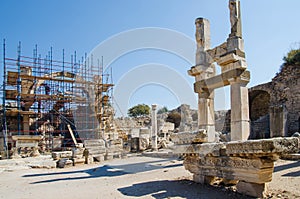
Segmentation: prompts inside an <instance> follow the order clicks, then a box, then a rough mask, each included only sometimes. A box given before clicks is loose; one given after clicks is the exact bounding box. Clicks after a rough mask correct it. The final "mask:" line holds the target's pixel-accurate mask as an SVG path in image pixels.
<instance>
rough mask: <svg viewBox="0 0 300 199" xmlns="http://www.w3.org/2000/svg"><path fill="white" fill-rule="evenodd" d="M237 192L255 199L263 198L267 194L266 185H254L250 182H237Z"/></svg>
mask: <svg viewBox="0 0 300 199" xmlns="http://www.w3.org/2000/svg"><path fill="white" fill-rule="evenodd" d="M236 189H237V192H239V193H241V194H246V195H248V196H252V197H256V198H265V197H266V194H267V190H268V187H267V184H266V183H262V184H256V183H250V182H244V181H239V182H238V184H237V185H236Z"/></svg>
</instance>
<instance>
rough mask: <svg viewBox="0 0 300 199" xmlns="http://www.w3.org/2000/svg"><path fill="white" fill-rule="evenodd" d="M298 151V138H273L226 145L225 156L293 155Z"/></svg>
mask: <svg viewBox="0 0 300 199" xmlns="http://www.w3.org/2000/svg"><path fill="white" fill-rule="evenodd" d="M298 151H299V140H298V138H273V139H261V140H248V141H234V142H228V143H226V154H227V155H229V156H230V155H236V154H246V155H247V154H248V155H250V154H251V155H255V156H264V155H273V154H284V153H295V152H298Z"/></svg>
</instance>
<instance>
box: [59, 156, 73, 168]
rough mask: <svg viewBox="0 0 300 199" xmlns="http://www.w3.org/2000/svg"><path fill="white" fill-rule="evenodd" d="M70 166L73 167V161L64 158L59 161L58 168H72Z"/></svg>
mask: <svg viewBox="0 0 300 199" xmlns="http://www.w3.org/2000/svg"><path fill="white" fill-rule="evenodd" d="M70 166H73V161H72V160H70V159H68V158H62V159H60V160H58V161H57V167H58V168H65V167H70Z"/></svg>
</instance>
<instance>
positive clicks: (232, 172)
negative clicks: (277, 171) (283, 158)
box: [183, 156, 273, 183]
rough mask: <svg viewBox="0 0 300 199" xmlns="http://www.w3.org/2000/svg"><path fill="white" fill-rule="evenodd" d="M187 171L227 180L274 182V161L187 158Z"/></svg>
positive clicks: (185, 165)
mask: <svg viewBox="0 0 300 199" xmlns="http://www.w3.org/2000/svg"><path fill="white" fill-rule="evenodd" d="M183 165H184V167H185V169H187V170H188V171H190V172H191V173H193V174H196V175H202V176H215V177H219V178H225V179H227V180H243V181H247V182H252V183H266V182H270V181H272V173H273V161H266V162H264V161H263V159H258V158H257V159H243V158H237V159H232V158H230V157H221V158H220V157H207V158H200V157H196V156H192V157H185V160H184V162H183Z"/></svg>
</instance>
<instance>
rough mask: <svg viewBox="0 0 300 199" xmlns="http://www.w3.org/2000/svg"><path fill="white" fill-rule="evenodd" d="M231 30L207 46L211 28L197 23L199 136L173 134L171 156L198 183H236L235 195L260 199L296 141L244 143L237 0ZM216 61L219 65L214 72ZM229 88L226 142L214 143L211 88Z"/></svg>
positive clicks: (245, 78) (245, 74) (245, 75)
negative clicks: (177, 158)
mask: <svg viewBox="0 0 300 199" xmlns="http://www.w3.org/2000/svg"><path fill="white" fill-rule="evenodd" d="M229 10H230V24H231V32H230V34H229V36H228V39H227V41H226V42H224V43H222V44H221V45H219V46H217V47H215V48H211V47H210V25H209V21H208V20H207V19H204V18H197V19H196V22H195V24H196V41H197V51H196V65H195V66H193V67H192V68H191V69H190V70H189V71H188V73H189V75H191V76H194V77H195V81H196V82H195V84H194V91H195V92H196V93H197V94H198V125H199V126H198V127H199V130H198V132H195V133H177V134H173V136H172V137H171V139H172V140H173V141H174V142H175V144H176V147H175V153H179V154H182V155H183V157H184V162H183V164H184V167H185V168H186V169H187V170H189V171H190V172H191V173H193V178H194V181H196V182H199V183H208V184H214V183H216V182H221V181H222V182H223V183H224V184H230V185H236V187H237V191H238V192H239V193H243V194H246V195H250V196H254V197H264V196H265V195H266V192H267V183H268V182H270V181H271V180H272V173H273V169H274V161H276V160H277V159H278V158H279V157H280V156H281V155H283V154H287V153H295V152H298V151H299V140H298V138H273V139H260V140H248V139H249V136H250V122H249V103H248V88H247V87H246V85H247V84H248V82H249V80H250V72H249V71H248V70H247V63H246V59H245V51H244V41H243V38H242V28H241V12H240V1H239V0H229ZM214 62H216V63H217V64H218V65H219V66H220V67H221V74H219V75H217V74H216V69H215V65H214ZM227 85H229V86H230V90H231V91H230V95H231V121H230V129H231V132H230V141H229V142H223V143H222V142H220V143H213V142H214V140H215V134H216V131H215V118H214V115H215V114H214V113H215V112H214V89H217V88H221V87H224V86H227Z"/></svg>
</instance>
